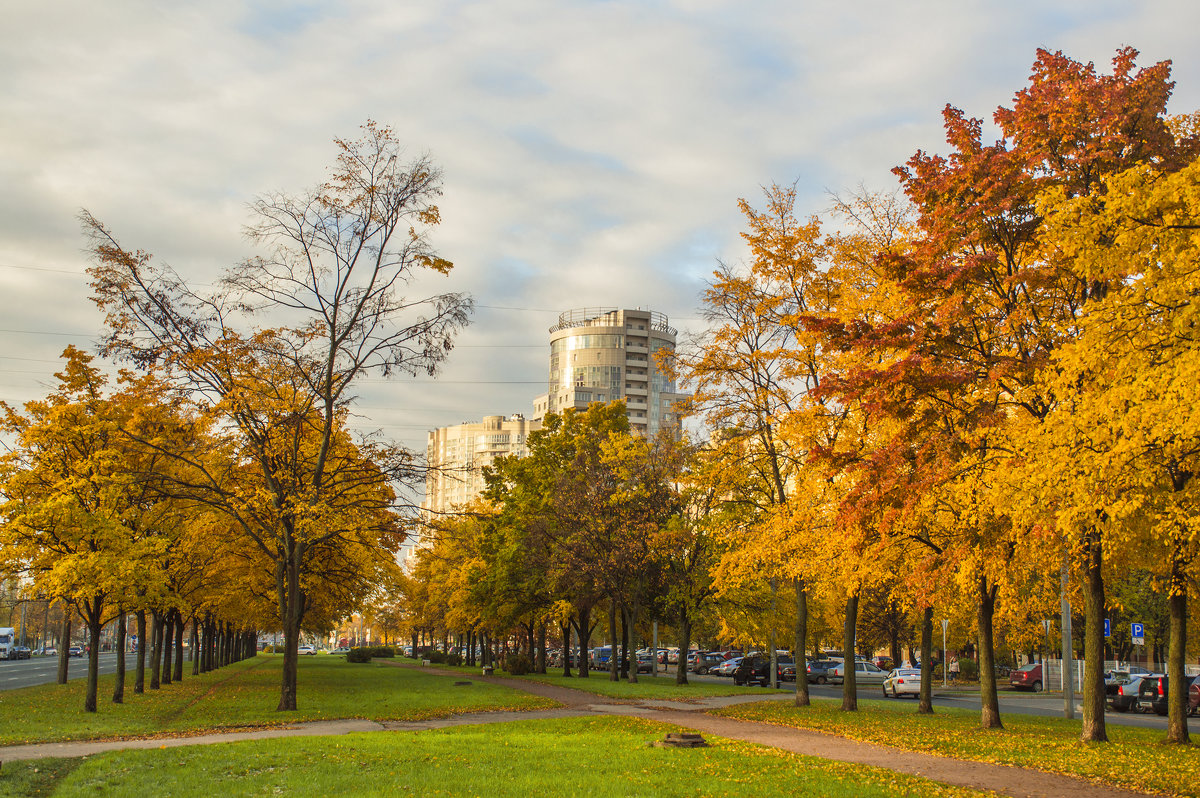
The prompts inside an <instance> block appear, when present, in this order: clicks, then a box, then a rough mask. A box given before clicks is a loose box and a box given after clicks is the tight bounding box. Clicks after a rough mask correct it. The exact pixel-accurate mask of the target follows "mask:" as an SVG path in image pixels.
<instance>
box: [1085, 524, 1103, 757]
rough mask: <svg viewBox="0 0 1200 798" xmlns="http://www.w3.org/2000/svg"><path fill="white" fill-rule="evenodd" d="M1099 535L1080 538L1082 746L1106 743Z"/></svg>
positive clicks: (1091, 532) (1093, 533) (1090, 532)
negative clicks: (1081, 553)
mask: <svg viewBox="0 0 1200 798" xmlns="http://www.w3.org/2000/svg"><path fill="white" fill-rule="evenodd" d="M1102 542H1103V540H1102V532H1101V531H1100V529H1099V527H1092V528H1091V529H1089V530H1088V533H1087V535H1086V536H1085V538H1084V547H1083V551H1084V557H1085V558H1086V567H1085V569H1084V571H1085V572H1084V580H1085V584H1084V599H1083V608H1084V628H1083V730H1082V732H1081V734H1080V739H1082V740H1083V741H1084V742H1108V730H1107V729H1106V728H1105V725H1104V699H1105V695H1104V574H1103V573H1102V571H1101V568H1102V567H1103V565H1104V554H1103V551H1102V548H1101V544H1102Z"/></svg>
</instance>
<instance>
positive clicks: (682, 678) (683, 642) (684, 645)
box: [675, 610, 692, 684]
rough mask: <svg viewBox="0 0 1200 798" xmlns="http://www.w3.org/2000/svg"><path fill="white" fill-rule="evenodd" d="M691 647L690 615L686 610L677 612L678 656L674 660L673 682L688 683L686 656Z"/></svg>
mask: <svg viewBox="0 0 1200 798" xmlns="http://www.w3.org/2000/svg"><path fill="white" fill-rule="evenodd" d="M691 647H692V616H691V615H689V614H688V611H687V610H680V612H679V657H678V658H677V659H676V660H675V684H687V683H688V676H687V673H688V670H687V656H688V650H689V649H690V648H691Z"/></svg>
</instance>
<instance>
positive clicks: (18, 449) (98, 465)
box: [0, 347, 262, 712]
mask: <svg viewBox="0 0 1200 798" xmlns="http://www.w3.org/2000/svg"><path fill="white" fill-rule="evenodd" d="M64 360H65V363H64V368H63V370H62V371H61V372H60V373H59V374H58V375H56V376H57V379H58V382H59V385H58V388H57V390H55V391H54V392H53V393H51V394H50V395H49V396H48V397H47V398H46V399H45V400H43V401H37V402H30V403H29V404H27V405H26V407H25V411H26V412H25V413H24V414H22V413H18V412H17V411H15V410H14V409H12V408H10V407H7V406H4V407H3V411H4V418H3V421H2V429H3V431H4V432H5V433H7V434H8V435H10V436H11V437H13V438H14V440H15V443H16V445H15V446H13V447H12V448H10V449H9V450H8V451H6V452H5V453H4V454H3V455H0V485H3V495H4V501H3V503H2V504H0V514H2V517H3V519H4V523H3V525H2V526H0V568H2V569H3V571H4V573H6V574H8V575H10V576H13V577H16V579H18V580H20V583H21V584H22V589H23V590H24V591H25V592H26V593H29V594H31V595H40V596H51V597H54V598H55V599H57V601H58V602H59V603H60V604H62V605H64V610H63V612H62V627H61V633H60V635H59V640H60V645H59V652H58V657H59V668H58V681H59V683H60V684H65V683H66V681H67V677H68V664H69V651H68V647H69V645H70V641H71V626H72V621H73V616H74V615H75V614H76V613H78V615H79V616H80V617H81V618H82V620H83V622H84V625H85V627H86V630H87V636H88V642H89V646H88V662H87V674H88V681H87V689H86V692H85V698H84V708H85V710H87V711H91V712H94V711H95V710H96V706H97V690H98V685H97V678H98V664H99V662H98V657H99V653H100V650H101V639H100V634H101V630H102V629H103V628H104V626H105V625H106V624H108V623H109V622H110V621H111V620H114V619H115V621H116V634H115V639H114V641H113V642H114V650H115V651H116V652H117V672H116V681H115V685H114V688H113V696H112V699H113V701H114V702H115V703H123V701H124V699H125V682H126V659H125V648H126V634H127V629H126V618H127V616H128V615H129V614H134V615H135V617H136V635H137V639H138V641H139V644H138V649H137V660H136V671H135V678H134V686H133V692H134V693H142V692H143V691H144V690H145V688H146V681H147V680H146V675H147V670H148V671H149V677H150V678H149V688H150V689H152V690H157V689H159V686H160V684H169V683H171V682H172V681H178V680H180V679H182V678H183V653H184V632H185V628H186V627H188V626H189V625H190V627H191V630H192V635H191V636H192V646H191V650H192V652H193V662H192V672H193V674H197V673H201V672H205V671H208V670H211V669H212V668H214V667H218V666H220V665H224V664H228V663H229V662H231V661H233V660H236V659H240V658H242V657H243V656H245V655H246V653H247V652H253V651H254V646H255V643H256V639H257V636H256V635H255V634H254V631H253V629H254V627H253V626H249V627H248V626H247V624H250V623H254V622H257V621H260V620H261V619H262V613H261V611H256V608H255V606H254V603H255V602H254V597H253V596H250V595H242V594H241V592H242V591H244V590H246V585H248V584H252V583H253V572H252V571H250V570H248V569H247V568H246V559H245V558H244V557H243V556H242V554H241V552H239V551H238V548H237V541H235V540H232V539H230V538H229V536H228V535H227V534H226V532H227V526H223V525H222V524H221V519H219V518H217V517H214V516H213V514H212V513H211V512H210V511H209V510H208V508H206V507H205V506H203V505H202V504H198V503H197V502H195V501H194V500H192V499H190V498H188V497H187V496H185V495H184V494H183V493H181V492H179V491H178V490H172V489H170V485H171V484H172V483H174V484H178V482H179V481H180V480H181V479H182V478H183V475H184V472H183V471H182V470H181V469H180V467H179V463H178V462H177V461H176V460H175V459H174V457H173V456H171V454H170V453H172V452H175V451H176V450H177V446H176V444H178V443H180V442H183V441H186V440H190V439H192V438H193V437H196V436H198V437H199V438H200V439H202V440H204V441H205V442H206V443H207V444H208V446H209V460H208V462H209V464H213V463H216V462H218V460H219V458H220V457H221V456H222V452H221V447H220V446H219V445H218V442H217V441H216V440H215V439H213V438H212V436H211V435H208V434H207V433H206V432H205V430H204V429H203V426H202V423H200V421H199V419H197V418H196V417H194V416H189V415H188V414H187V413H186V411H185V410H184V407H183V406H182V405H181V404H178V403H172V402H167V401H163V399H164V394H163V391H162V389H163V388H164V386H163V385H162V384H161V383H160V382H159V381H158V380H157V379H156V378H155V377H153V376H143V377H136V376H134V375H132V374H129V373H123V374H122V375H121V378H120V385H121V388H120V390H118V391H116V392H109V391H108V390H107V380H106V378H105V377H104V375H103V373H102V372H101V371H100V370H99V369H98V368H96V367H95V366H93V365H92V358H91V357H90V356H89V355H87V354H85V353H83V352H80V351H78V350H76V349H75V348H73V347H69V348H68V349H67V350H66V352H65V353H64ZM143 442H145V443H143ZM259 581H261V580H259ZM147 621H149V635H147ZM147 654H149V657H150V660H149V667H147V660H146V656H147ZM172 658H174V664H173V665H172Z"/></svg>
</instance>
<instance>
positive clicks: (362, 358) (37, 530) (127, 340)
mask: <svg viewBox="0 0 1200 798" xmlns="http://www.w3.org/2000/svg"><path fill="white" fill-rule="evenodd" d="M336 143H337V147H338V152H339V155H338V159H337V162H336V164H335V165H334V167H333V168H332V170H331V172H330V175H329V179H328V180H327V181H326V182H325V183H323V184H321V185H319V186H317V187H316V188H314V189H313V190H311V191H309V192H307V193H304V194H301V195H299V196H289V195H283V194H272V195H267V196H263V197H260V198H259V199H257V200H255V201H254V203H253V204H252V211H253V213H254V218H255V221H254V222H253V223H252V224H251V225H250V226H249V227H248V228H247V234H248V236H249V237H250V239H251V240H252V241H253V242H255V243H257V244H259V245H260V246H261V248H262V250H263V251H264V253H265V254H263V255H260V256H256V257H252V258H249V259H247V260H246V261H244V262H243V263H241V264H239V265H237V266H235V267H233V268H231V269H230V270H229V271H227V272H226V273H225V275H224V276H223V277H222V278H221V280H220V281H219V282H218V284H217V285H216V287H215V288H214V289H213V290H212V291H210V292H207V293H205V292H200V291H198V290H197V289H196V287H194V286H192V285H189V284H188V283H187V281H185V280H184V279H183V278H182V277H181V276H180V275H178V274H177V273H176V272H175V271H174V270H173V269H171V268H170V267H169V266H164V265H161V264H159V263H157V262H155V261H154V260H153V259H152V258H151V256H150V255H149V254H147V253H145V252H143V251H140V250H130V249H127V248H125V247H124V246H122V245H121V244H120V243H119V242H118V240H117V237H116V236H115V234H114V233H113V232H112V231H111V230H109V228H107V227H106V226H105V225H104V224H103V223H102V222H101V221H99V220H98V219H97V218H95V217H94V216H93V215H92V214H90V213H88V212H86V211H85V212H83V214H82V216H81V218H82V222H83V226H84V229H85V231H86V233H87V235H88V236H89V240H90V242H91V250H92V254H93V256H94V265H93V266H92V267H91V269H90V270H89V271H90V274H91V276H92V285H93V290H94V300H95V302H96V303H97V305H98V306H99V307H100V308H101V309H102V311H103V312H104V313H105V318H106V325H107V326H106V331H105V334H104V337H103V340H102V347H101V353H102V354H103V355H105V356H108V357H112V358H114V359H116V360H117V361H118V362H121V363H127V364H131V365H132V366H133V367H134V368H135V369H136V370H137V371H139V372H141V373H143V374H145V375H148V376H145V377H142V378H137V377H133V376H129V377H127V379H128V380H129V383H130V385H134V384H140V383H138V380H139V379H142V380H150V379H151V378H153V379H154V380H155V381H156V382H155V384H154V385H153V386H152V387H149V388H148V389H147V390H146V393H145V394H144V395H142V396H140V397H139V398H138V399H136V400H133V401H132V402H131V404H130V410H129V412H130V413H132V414H134V415H138V414H143V413H153V412H155V408H160V407H166V408H174V409H176V410H177V412H178V414H179V415H178V417H177V418H176V419H175V420H174V421H172V422H170V423H169V424H167V426H166V427H160V426H155V425H153V424H150V425H149V426H147V427H139V426H138V425H137V424H132V423H125V422H124V421H123V420H122V419H113V420H111V421H106V422H105V427H104V433H105V436H106V437H105V438H104V440H105V441H106V442H107V441H109V440H111V441H113V442H115V445H119V446H122V447H126V448H131V449H133V450H136V451H137V452H138V455H137V457H136V458H135V459H132V460H123V461H121V462H120V463H119V465H118V464H117V463H115V462H110V463H109V470H110V471H111V472H112V473H113V474H115V475H116V477H115V479H116V480H118V482H114V483H113V484H111V485H107V484H101V483H100V482H99V481H98V480H97V479H96V478H95V476H94V475H93V473H92V472H91V471H87V472H84V473H80V472H78V471H70V472H69V473H66V474H65V477H64V478H66V479H69V480H73V481H74V482H76V483H81V482H88V483H89V484H87V485H84V486H83V492H82V493H79V494H72V495H70V496H68V497H67V498H65V499H62V500H59V499H58V498H57V497H55V498H53V499H48V500H46V501H44V502H43V501H41V500H40V499H37V498H36V497H32V498H31V503H30V505H29V506H31V507H34V508H35V509H34V511H35V512H38V513H43V514H44V516H53V517H54V519H55V521H56V522H57V523H59V524H61V526H62V527H63V528H68V529H71V530H73V531H72V534H77V535H79V536H81V537H82V538H84V542H83V543H81V544H80V546H79V548H78V550H79V551H80V553H81V556H80V562H79V563H78V564H77V565H79V566H82V565H83V564H84V563H86V564H87V565H88V568H87V569H86V570H83V571H77V573H78V574H79V576H78V578H77V579H76V583H77V584H78V585H79V586H80V587H79V588H78V589H77V590H75V589H73V590H74V592H72V591H68V590H67V589H66V588H65V587H63V583H62V582H61V581H54V580H53V578H52V576H48V575H47V574H50V575H53V574H54V573H56V571H55V568H54V567H53V565H47V567H44V568H43V567H39V566H38V565H37V563H38V562H40V560H39V559H38V556H40V555H39V554H38V551H37V550H36V546H35V547H34V548H33V550H31V551H30V555H29V556H28V557H18V558H15V560H14V563H13V567H14V568H15V569H17V570H20V571H21V572H22V573H24V574H26V575H28V576H29V577H30V578H32V579H33V580H34V584H35V585H36V584H37V580H38V579H42V580H43V581H44V582H45V585H44V589H42V594H50V595H56V596H62V597H63V598H69V599H70V600H73V601H76V602H77V603H79V604H80V606H81V607H82V608H83V611H84V613H85V615H86V617H87V618H88V624H89V626H91V627H93V628H97V629H98V626H97V625H98V624H100V623H102V621H103V618H104V613H105V608H106V607H107V606H111V605H110V602H109V598H110V596H113V595H117V592H116V591H117V586H118V585H123V584H127V583H135V584H136V580H135V579H134V578H132V576H131V573H130V571H131V570H133V568H132V565H131V564H132V563H135V562H141V559H139V557H140V555H141V549H143V548H148V549H151V550H154V551H155V553H156V554H157V555H158V556H159V557H160V558H161V559H162V560H163V561H164V562H168V561H169V562H170V564H171V566H172V567H173V568H177V569H179V571H180V572H181V573H184V574H186V575H187V576H186V578H188V579H192V578H195V577H196V574H197V573H198V571H196V570H189V565H188V562H189V561H188V560H187V557H188V556H192V555H208V554H212V555H213V556H217V557H223V562H221V563H220V564H218V565H217V566H216V570H217V572H218V573H219V574H220V578H219V579H218V580H217V581H218V587H219V588H220V592H221V595H222V596H223V597H224V598H223V601H224V606H225V607H228V608H231V609H232V610H233V612H232V613H231V614H230V615H228V616H225V617H228V618H238V619H242V620H243V621H245V622H248V623H249V624H252V625H254V626H257V627H258V628H268V629H269V628H278V629H282V631H283V633H284V640H285V647H284V662H283V671H282V683H281V689H280V699H279V709H281V710H290V709H295V708H296V688H297V685H296V673H297V648H298V645H299V635H300V632H301V629H302V628H303V627H305V625H306V624H308V625H310V626H312V628H328V627H329V626H331V625H332V624H333V623H334V621H335V620H336V619H337V618H338V617H340V616H341V615H342V614H345V613H347V612H349V611H350V610H352V609H354V608H355V607H356V606H358V605H359V604H361V603H362V601H363V600H364V598H365V595H366V593H367V591H368V589H369V588H371V587H374V586H376V585H378V584H380V583H381V582H382V581H384V580H383V579H382V578H381V571H385V570H387V566H388V565H390V563H391V561H392V554H393V553H394V551H395V550H396V548H397V547H398V545H399V542H400V540H401V538H402V534H403V530H402V528H401V525H400V521H399V517H398V515H397V512H396V510H397V506H396V505H397V502H398V498H397V490H396V488H397V487H402V486H406V485H410V484H412V483H414V482H417V481H419V480H420V477H421V473H420V468H419V463H418V460H417V458H415V457H414V456H413V455H412V454H411V453H409V452H407V451H405V450H403V449H400V448H397V447H394V446H390V445H386V444H385V443H383V442H380V441H377V440H374V439H367V438H364V439H360V440H352V439H351V436H350V435H349V433H348V432H347V429H346V416H347V413H348V412H349V409H350V407H351V405H352V402H353V399H354V394H353V390H354V386H355V385H357V384H358V383H359V382H360V381H361V379H362V378H363V377H365V376H367V375H369V374H372V373H382V374H384V375H392V374H395V373H401V374H417V373H421V372H423V373H427V374H433V373H435V372H436V371H437V369H438V367H439V365H440V364H441V363H442V362H443V360H444V359H445V358H446V356H447V355H448V353H449V351H450V350H451V348H452V343H453V337H454V334H455V333H456V332H457V331H458V330H459V329H460V328H462V327H463V326H464V325H465V324H466V323H467V319H468V315H469V312H470V308H471V302H470V300H469V299H468V298H466V297H465V296H462V295H459V294H440V295H436V296H432V297H429V298H425V299H420V298H412V297H407V296H405V295H404V294H403V291H404V290H405V289H406V288H407V286H408V285H409V284H410V283H411V282H412V280H413V279H414V278H415V277H416V276H417V275H418V274H420V273H423V272H429V271H432V272H435V273H442V274H444V273H447V272H448V271H449V270H450V269H451V267H452V265H451V263H450V262H449V261H446V260H445V259H443V258H441V257H439V256H438V255H437V253H436V252H435V251H434V249H433V247H432V245H431V243H430V241H429V237H428V236H429V231H430V230H431V229H432V228H433V227H434V226H436V225H437V224H438V222H439V220H440V217H439V213H438V208H437V206H436V204H434V203H435V200H436V198H437V196H438V195H439V194H440V192H441V184H440V177H441V176H440V172H439V171H438V170H437V169H436V168H435V167H434V166H433V164H431V163H430V162H429V160H428V159H426V158H417V159H415V160H412V161H411V162H405V161H404V160H403V159H402V153H401V150H400V146H399V143H398V142H397V141H396V139H395V137H394V136H393V134H392V132H391V130H390V129H388V128H386V127H381V126H378V125H376V124H375V123H373V122H368V123H367V124H366V125H365V126H364V128H363V135H362V137H360V138H359V139H357V140H352V141H347V140H340V139H339V140H337V141H336ZM146 384H147V385H149V383H146ZM156 396H162V397H170V402H169V403H168V404H167V405H163V404H162V403H158V402H155V401H154V399H153V397H156ZM10 418H14V419H15V418H16V416H15V414H12V413H11V412H10ZM15 423H17V424H20V422H19V421H17V422H15ZM63 424H64V428H69V422H68V421H66V420H64V422H63ZM84 438H86V439H87V440H94V439H96V436H95V435H94V434H92V433H89V434H87V435H85V436H84ZM18 459H19V455H14V458H13V467H12V469H11V470H10V471H8V472H6V480H7V478H8V476H9V474H20V473H23V469H24V466H23V465H21V464H19V463H17V460H18ZM72 468H74V467H73V466H68V470H69V469H72ZM122 480H123V482H122ZM118 483H119V484H118ZM127 486H129V487H127ZM141 491H146V492H147V493H146V496H147V499H146V500H145V502H144V504H138V503H137V502H135V501H134V496H135V493H136V494H137V495H140V492H141ZM84 494H87V495H86V496H85V495H84ZM92 494H94V496H93V495H92ZM5 495H6V496H7V497H9V498H10V499H12V498H13V496H14V493H13V492H12V491H11V490H10V488H9V487H8V484H7V481H6V486H5ZM149 497H153V501H151V500H150V498H149ZM105 502H108V503H114V504H117V505H120V507H114V508H111V509H110V508H109V507H108V505H107V504H104V503H105ZM131 507H133V508H135V509H130V508H131ZM146 508H148V509H147V511H148V512H150V513H152V514H158V513H162V514H163V516H162V517H163V518H170V519H172V520H171V522H170V523H171V524H174V526H175V527H178V528H179V529H180V530H181V534H183V535H184V536H185V537H186V536H187V535H194V536H196V537H198V538H200V539H201V540H202V543H201V544H200V545H198V546H197V547H196V548H195V549H194V550H189V554H184V553H183V550H180V551H178V552H176V551H171V552H168V551H163V550H161V548H162V547H163V546H164V545H165V543H164V539H163V538H164V536H163V535H162V534H161V533H162V530H163V528H164V525H166V524H167V523H168V522H166V521H162V520H158V516H157V515H155V516H154V517H153V518H150V517H143V516H142V515H141V513H142V510H143V509H146ZM5 522H6V526H5V529H6V532H5V534H21V533H24V534H29V535H35V536H36V535H38V534H41V532H42V530H44V529H45V528H46V527H45V525H44V523H43V519H42V518H39V519H37V520H35V521H33V522H31V523H29V524H24V525H22V524H20V523H16V522H15V521H14V516H13V515H12V514H11V513H8V512H6V517H5ZM216 541H223V542H224V543H225V544H226V545H227V546H228V549H221V548H220V547H218V546H216V545H214V544H215V542H216ZM58 570H60V571H61V570H63V569H62V568H60V569H58ZM201 581H202V580H201ZM89 585H90V586H92V587H89ZM123 589H124V588H122V590H123ZM89 591H92V592H91V593H89ZM135 593H136V590H135ZM120 595H121V596H122V598H124V593H121V594H120ZM139 595H140V594H139ZM145 595H147V596H148V595H150V592H149V591H148V590H147V591H146V593H145ZM179 600H180V601H183V599H179ZM139 606H140V605H139ZM147 606H154V605H153V604H148V605H147ZM95 650H96V646H93V651H95ZM92 702H93V704H94V697H93V699H92Z"/></svg>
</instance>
